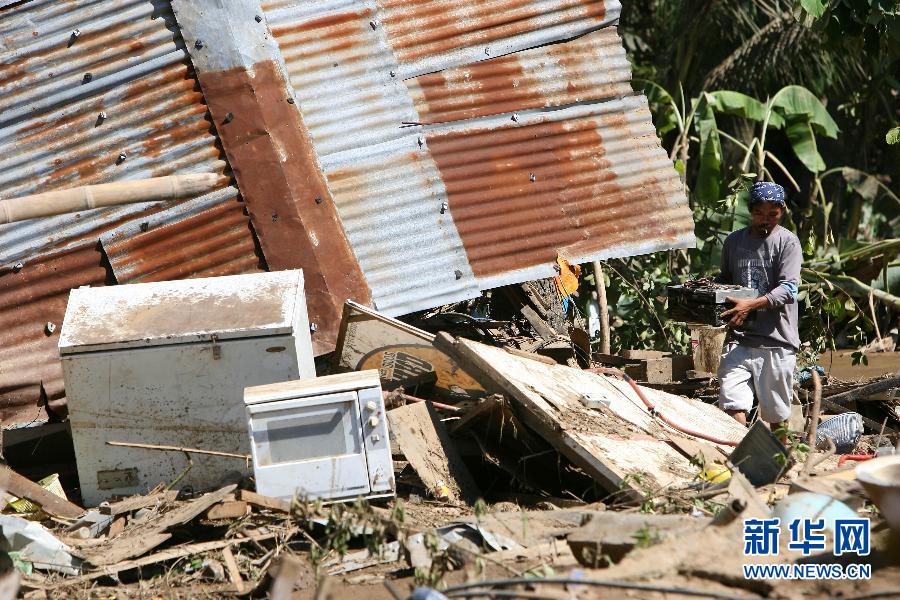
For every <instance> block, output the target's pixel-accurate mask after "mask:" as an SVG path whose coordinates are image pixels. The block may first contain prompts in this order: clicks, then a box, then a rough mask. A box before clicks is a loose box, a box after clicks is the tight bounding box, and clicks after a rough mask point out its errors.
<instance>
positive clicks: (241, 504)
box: [206, 500, 250, 521]
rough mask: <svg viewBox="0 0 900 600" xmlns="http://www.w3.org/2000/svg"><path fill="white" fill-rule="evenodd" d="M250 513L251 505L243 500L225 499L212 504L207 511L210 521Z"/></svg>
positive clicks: (233, 517) (236, 517) (237, 517)
mask: <svg viewBox="0 0 900 600" xmlns="http://www.w3.org/2000/svg"><path fill="white" fill-rule="evenodd" d="M248 514H250V505H249V504H247V503H246V502H245V501H243V500H225V501H223V502H221V503H220V504H216V505H215V506H212V507H211V508H210V509H209V510H208V511H206V518H207V519H209V520H210V521H220V520H223V519H239V518H241V517H243V516H246V515H248Z"/></svg>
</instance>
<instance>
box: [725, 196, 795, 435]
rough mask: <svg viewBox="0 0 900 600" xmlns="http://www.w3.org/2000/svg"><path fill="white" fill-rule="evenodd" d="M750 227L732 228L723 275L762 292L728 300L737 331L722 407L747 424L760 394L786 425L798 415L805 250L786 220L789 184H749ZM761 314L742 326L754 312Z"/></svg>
mask: <svg viewBox="0 0 900 600" xmlns="http://www.w3.org/2000/svg"><path fill="white" fill-rule="evenodd" d="M749 208H750V226H749V227H745V228H744V229H740V230H738V231H735V232H733V233H731V235H729V236H728V238H727V239H726V240H725V245H724V247H723V248H722V270H721V272H720V274H719V276H718V277H717V278H716V280H717V281H718V282H720V283H728V284H737V285H741V286H744V287H749V288H753V289H755V290H757V291H758V292H759V297H758V298H755V299H753V300H739V299H734V298H729V299H728V300H729V301H731V302H734V307H733V308H731V309H728V310H726V311H724V312H723V313H722V316H723V317H730V321H729V323H728V324H729V325H730V326H731V330H730V333H729V337H728V340H727V341H726V347H725V353H724V354H723V356H722V361H721V363H720V364H719V372H718V376H719V381H720V389H719V407H720V408H722V410H724V411H725V412H727V413H728V414H729V415H731V416H732V417H734V418H735V419H736V420H737V421H738V422H739V423H742V424H745V425H746V424H747V413H748V412H749V411H750V409H751V408H752V407H753V400H754V397H755V398H756V400H757V402H759V415H760V418H761V419H762V420H763V421H765V422H767V423H770V424H779V425H781V424H784V422H785V421H787V419H788V417H789V416H790V414H791V400H792V399H793V380H794V377H793V376H794V366H795V364H796V352H797V350H798V349H799V346H800V335H799V332H798V329H797V320H798V316H797V286H798V285H799V283H800V264H801V262H802V260H803V253H802V251H801V248H800V240H799V239H797V236H796V235H794V234H793V233H792V232H790V231H788V230H787V229H785V228H784V227H782V226H781V225H779V223H780V221H781V219H782V217H783V216H784V214H785V203H784V188H782V187H781V186H780V185H778V184H775V183H768V182H757V183H756V184H754V185H753V187H752V188H751V190H750V199H749ZM754 311H755V315H754V317H755V318H754V320H753V321H752V322H751V323H748V324H747V326H746V328H742V326H743V325H744V322H745V321H746V320H747V317H748V315H750V313H751V312H754Z"/></svg>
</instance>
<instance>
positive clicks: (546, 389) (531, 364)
mask: <svg viewBox="0 0 900 600" xmlns="http://www.w3.org/2000/svg"><path fill="white" fill-rule="evenodd" d="M435 345H436V347H437V348H438V349H439V350H442V351H444V352H445V353H447V354H449V355H450V356H451V357H453V358H454V359H455V360H456V362H457V363H458V364H459V365H460V366H461V367H462V368H464V369H466V372H468V373H471V374H473V375H475V376H477V377H479V378H480V380H481V382H482V385H484V386H485V387H488V386H493V387H499V388H500V389H501V390H503V393H504V394H505V395H506V396H508V397H509V398H510V400H511V401H512V402H513V403H514V407H513V408H514V412H515V413H516V414H517V415H518V416H519V417H520V418H521V420H522V421H523V423H524V424H525V425H527V426H528V427H529V428H530V429H531V430H533V431H534V432H535V433H537V435H539V436H540V437H542V438H543V439H544V440H545V441H546V442H547V443H549V444H550V445H551V446H552V447H553V448H554V449H555V450H556V451H558V452H559V453H561V454H563V455H564V456H566V457H567V458H568V459H569V460H571V461H572V462H573V463H575V464H576V465H578V466H579V467H581V468H582V469H583V470H584V471H585V472H586V473H587V474H588V475H589V476H590V477H592V478H593V479H595V480H596V481H598V482H599V483H600V484H601V485H603V486H604V487H605V488H606V489H607V490H608V491H609V492H611V493H615V494H617V496H616V498H617V499H621V500H625V501H633V502H640V501H642V500H643V499H645V497H646V494H647V493H648V490H649V489H651V488H652V489H662V488H665V487H667V486H671V485H674V484H680V483H683V482H684V481H685V480H689V479H691V478H692V477H693V476H694V474H695V473H696V468H695V467H693V466H691V465H690V463H689V461H688V460H687V459H686V458H684V457H683V456H681V454H680V453H678V452H677V451H676V450H675V449H674V448H672V447H671V446H669V445H668V444H667V443H666V441H665V440H666V439H667V438H668V437H669V436H670V435H671V434H672V433H673V431H672V430H671V429H669V428H668V427H666V426H663V424H661V423H660V422H659V421H658V420H657V419H656V418H655V416H654V414H651V412H650V411H649V410H648V408H647V407H646V406H645V405H644V403H643V402H642V401H641V400H640V399H639V398H638V396H637V394H636V393H635V391H634V390H633V388H631V387H630V385H629V384H628V383H627V382H624V381H620V380H617V379H611V378H607V377H604V376H602V375H596V374H593V373H590V372H586V371H583V370H580V369H572V368H570V367H565V366H561V365H545V364H541V363H537V362H535V361H527V360H524V359H521V358H518V357H516V356H513V355H511V354H509V353H508V352H505V351H503V350H502V349H499V348H493V347H490V346H487V345H485V344H479V343H478V342H473V341H471V340H465V339H458V340H457V339H454V338H452V337H451V336H448V335H446V334H439V335H438V336H437V337H436V339H435ZM641 389H642V392H643V393H644V394H645V395H646V396H647V397H648V398H650V399H651V401H652V403H653V405H654V408H655V409H656V410H658V412H659V413H661V414H664V415H666V416H667V418H668V419H669V420H670V421H672V422H676V423H682V424H683V427H686V428H688V429H694V430H696V429H697V428H698V426H697V425H694V424H695V423H702V428H703V431H704V432H705V433H706V434H708V435H710V436H714V437H715V438H717V439H733V440H735V441H736V440H738V439H740V438H741V437H742V436H743V435H744V434H745V433H746V429H745V428H744V427H742V426H741V425H740V424H738V423H737V422H736V421H735V420H734V419H731V418H730V417H728V415H726V414H725V413H723V412H722V411H720V410H718V409H717V408H716V407H713V406H709V405H707V404H704V403H702V402H699V401H696V400H690V399H687V398H681V397H679V396H673V395H671V394H666V393H663V392H658V391H655V390H649V389H647V388H641ZM585 394H589V395H591V396H594V395H595V394H596V396H597V397H598V398H605V399H607V400H609V402H610V405H609V407H608V408H606V409H604V410H591V409H588V408H585V407H584V406H583V405H582V403H581V398H582V396H584V395H585ZM716 445H717V446H718V444H716ZM638 474H640V475H641V476H640V478H639V479H640V481H641V483H638V479H637V478H635V477H633V476H635V475H638Z"/></svg>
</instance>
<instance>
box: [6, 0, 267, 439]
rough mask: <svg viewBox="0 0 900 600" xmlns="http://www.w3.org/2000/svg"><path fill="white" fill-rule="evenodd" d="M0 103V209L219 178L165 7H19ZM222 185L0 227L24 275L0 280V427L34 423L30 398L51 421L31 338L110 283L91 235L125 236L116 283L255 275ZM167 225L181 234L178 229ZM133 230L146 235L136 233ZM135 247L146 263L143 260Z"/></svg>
mask: <svg viewBox="0 0 900 600" xmlns="http://www.w3.org/2000/svg"><path fill="white" fill-rule="evenodd" d="M76 29H77V30H78V31H79V35H77V36H75V35H73V32H74V31H75V30H76ZM88 74H90V76H89V77H88ZM0 98H2V100H0V198H9V197H18V196H22V195H27V194H32V193H40V192H45V191H51V190H55V189H63V188H69V187H73V186H77V185H85V184H91V183H102V182H105V181H114V180H127V179H142V178H146V177H157V176H162V175H169V174H173V173H192V172H218V173H223V172H224V171H225V169H226V163H225V161H224V160H223V158H224V157H223V156H222V153H221V151H220V149H219V148H218V147H217V139H216V136H215V132H214V127H213V124H212V122H211V121H210V119H209V117H208V114H207V109H206V105H205V102H204V99H203V95H202V93H201V92H200V88H199V86H198V85H197V82H196V78H195V76H194V73H193V70H192V68H191V64H190V61H189V59H188V56H187V54H186V52H185V51H184V45H183V42H182V40H181V36H180V33H179V30H178V27H177V25H176V23H175V19H174V16H173V15H172V12H171V9H170V6H169V3H168V2H167V1H165V0H74V1H69V2H64V3H63V2H58V1H56V0H32V1H30V2H21V3H17V4H15V5H14V6H9V7H6V8H3V9H0ZM101 112H103V113H105V117H106V118H105V119H100V118H99V116H100V113H101ZM122 152H124V153H125V154H126V158H125V160H124V161H120V160H119V154H120V153H122ZM227 181H228V180H227V178H226V177H223V178H222V185H223V188H222V189H221V190H219V191H218V195H217V194H216V193H214V194H211V195H209V196H208V197H204V198H199V199H196V200H187V201H184V202H181V203H177V204H175V205H174V206H173V204H171V203H167V204H163V203H146V204H133V205H124V206H120V207H112V208H107V209H100V210H93V211H83V212H81V213H75V214H68V215H60V216H57V217H50V218H46V219H35V220H32V221H24V222H20V223H13V224H9V225H4V226H0V267H2V265H7V266H9V265H12V264H13V263H15V262H17V261H21V262H22V263H24V266H23V268H22V269H21V270H19V271H18V272H16V271H14V270H11V269H6V270H0V409H5V408H6V407H9V410H8V411H6V410H3V411H2V418H3V420H4V425H8V424H10V423H13V422H22V421H30V420H32V419H34V418H41V417H42V415H43V412H42V409H40V408H39V406H38V405H39V402H40V399H41V395H42V390H43V391H44V392H45V393H46V395H47V397H48V398H49V399H50V403H51V406H52V405H58V406H60V408H61V409H62V410H64V408H65V407H64V390H63V381H62V372H61V369H60V366H59V362H58V352H57V349H56V335H57V334H56V333H54V334H52V335H46V334H45V332H44V327H45V325H46V323H47V322H53V323H55V325H56V326H57V332H58V327H59V325H60V323H61V321H62V317H63V314H64V312H65V306H66V300H67V297H68V291H69V289H71V288H73V287H79V286H81V285H102V284H103V283H104V282H107V283H115V280H114V279H113V277H112V275H111V274H109V275H108V273H107V270H106V268H105V267H104V266H102V263H103V260H104V258H103V255H102V253H101V251H100V249H101V247H100V246H99V244H98V241H99V237H100V235H101V233H102V232H106V231H111V235H112V233H119V234H124V237H122V236H120V237H119V238H118V239H119V241H120V244H121V245H120V246H118V247H117V250H118V253H117V254H116V255H115V258H116V260H115V264H116V266H117V267H118V268H119V272H120V274H122V275H123V277H125V276H127V277H143V278H150V277H153V276H165V273H164V272H163V271H162V270H161V266H162V265H166V264H168V265H174V266H176V268H177V276H184V277H188V276H192V275H195V274H199V273H203V272H209V273H216V272H242V271H244V270H254V269H256V268H258V266H257V265H258V263H259V259H258V258H257V257H256V255H255V248H254V243H255V241H254V239H253V234H252V232H251V231H250V230H249V227H248V226H247V221H246V217H244V216H243V215H242V214H240V208H239V204H238V203H237V201H236V199H235V192H234V188H225V187H224V186H226V185H227ZM229 209H230V210H229ZM159 211H162V212H159ZM179 219H187V220H188V225H186V226H182V227H181V228H180V229H178V227H177V222H178V220H179ZM242 219H243V220H242ZM143 222H148V223H151V224H153V225H154V227H151V229H150V230H148V231H147V232H146V233H144V232H141V231H140V224H141V223H143ZM155 224H162V225H168V227H160V230H157V229H156V228H155ZM195 226H204V227H206V229H204V232H205V233H206V234H207V235H208V239H207V240H206V242H207V243H205V244H204V243H199V241H198V240H196V238H192V237H191V235H192V232H189V231H187V228H189V227H195ZM238 232H240V234H241V238H240V239H237V234H238ZM163 238H165V241H163ZM109 239H113V238H109ZM151 243H152V244H151ZM148 245H149V246H150V247H151V248H152V250H151V252H152V253H153V255H152V257H149V258H148V257H146V256H144V255H142V252H143V251H144V250H145V249H146V248H147V247H148ZM61 249H66V250H65V251H61ZM176 250H177V251H180V252H181V254H177V255H176ZM185 252H190V253H191V254H190V255H189V256H188V255H186V254H185ZM139 271H145V272H141V273H140V274H139V273H138V272H139ZM173 275H175V274H173ZM107 279H108V281H107ZM44 416H45V415H44Z"/></svg>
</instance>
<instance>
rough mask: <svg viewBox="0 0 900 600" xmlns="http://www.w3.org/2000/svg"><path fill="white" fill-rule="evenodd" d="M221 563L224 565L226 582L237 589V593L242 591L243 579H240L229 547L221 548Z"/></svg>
mask: <svg viewBox="0 0 900 600" xmlns="http://www.w3.org/2000/svg"><path fill="white" fill-rule="evenodd" d="M222 562H224V563H225V570H226V571H227V572H228V580H229V581H230V582H231V583H233V584H234V586H235V587H236V588H237V589H238V593H240V592H241V591H243V589H244V579H243V577H241V570H240V569H239V568H238V564H237V560H236V559H235V558H234V553H233V552H232V551H231V546H225V547H224V548H222Z"/></svg>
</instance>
